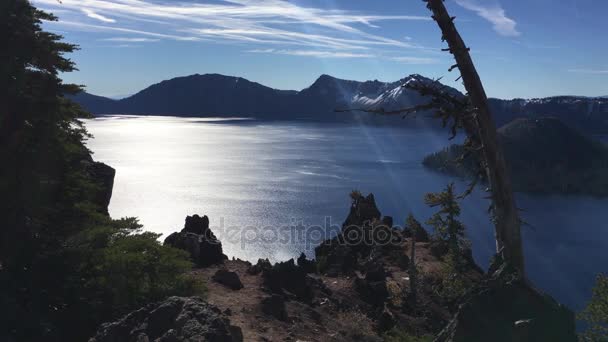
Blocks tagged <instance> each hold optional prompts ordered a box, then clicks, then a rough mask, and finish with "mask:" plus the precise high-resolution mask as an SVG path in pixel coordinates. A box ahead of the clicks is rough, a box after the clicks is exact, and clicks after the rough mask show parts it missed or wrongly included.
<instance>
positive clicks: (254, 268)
mask: <svg viewBox="0 0 608 342" xmlns="http://www.w3.org/2000/svg"><path fill="white" fill-rule="evenodd" d="M270 268H272V264H271V263H270V261H269V260H268V259H258V262H257V263H256V264H255V265H251V266H249V268H247V273H248V274H251V275H258V274H260V273H262V272H263V271H264V270H268V269H270Z"/></svg>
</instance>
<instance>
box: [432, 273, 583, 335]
mask: <svg viewBox="0 0 608 342" xmlns="http://www.w3.org/2000/svg"><path fill="white" fill-rule="evenodd" d="M574 322H575V321H574V314H573V313H572V311H570V310H569V309H568V308H566V307H564V306H563V305H560V304H558V303H557V302H556V301H555V300H553V298H551V297H549V296H547V295H545V294H543V293H541V292H539V291H538V290H536V289H534V288H532V287H531V286H530V285H529V284H527V283H526V282H525V281H524V280H522V279H520V278H519V277H517V276H516V275H513V274H510V273H509V272H508V270H507V268H506V267H505V266H503V267H502V268H500V269H499V270H498V271H497V272H495V273H494V276H493V277H492V278H491V279H489V280H488V281H487V282H486V283H485V284H484V285H483V286H482V287H481V289H480V290H478V291H477V292H476V293H475V294H474V295H473V296H472V297H471V298H469V299H468V300H467V301H466V302H464V303H463V304H461V305H460V307H459V309H458V312H457V313H456V315H455V317H454V319H453V320H452V321H451V322H450V323H449V324H448V325H447V327H446V328H445V329H444V330H443V331H442V332H441V333H440V334H439V335H438V336H437V338H436V339H435V341H436V342H460V341H462V342H465V341H467V342H468V341H497V342H501V341H504V342H507V341H509V342H511V341H521V342H527V341H529V342H533V341H554V342H561V341H563V342H574V341H577V337H576V332H575V329H576V328H575V323H574Z"/></svg>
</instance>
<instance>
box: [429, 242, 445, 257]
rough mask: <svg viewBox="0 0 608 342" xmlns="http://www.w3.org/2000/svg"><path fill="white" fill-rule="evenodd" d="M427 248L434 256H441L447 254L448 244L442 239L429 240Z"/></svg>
mask: <svg viewBox="0 0 608 342" xmlns="http://www.w3.org/2000/svg"><path fill="white" fill-rule="evenodd" d="M429 250H430V251H431V254H432V255H433V256H434V257H435V258H442V257H443V256H444V255H446V254H448V244H447V242H445V241H443V240H431V242H430V243H429Z"/></svg>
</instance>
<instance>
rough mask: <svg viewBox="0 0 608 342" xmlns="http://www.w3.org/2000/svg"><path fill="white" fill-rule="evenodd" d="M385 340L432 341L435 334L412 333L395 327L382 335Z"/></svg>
mask: <svg viewBox="0 0 608 342" xmlns="http://www.w3.org/2000/svg"><path fill="white" fill-rule="evenodd" d="M382 339H383V340H384V342H432V341H433V336H430V335H423V336H414V335H410V334H409V333H408V332H407V331H405V330H403V329H400V328H397V327H395V328H393V329H391V330H389V331H387V332H385V333H384V334H383V335H382Z"/></svg>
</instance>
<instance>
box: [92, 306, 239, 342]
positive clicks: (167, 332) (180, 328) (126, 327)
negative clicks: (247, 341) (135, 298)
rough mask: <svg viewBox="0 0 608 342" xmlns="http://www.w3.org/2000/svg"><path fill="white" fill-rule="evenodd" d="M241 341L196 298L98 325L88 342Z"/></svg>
mask: <svg viewBox="0 0 608 342" xmlns="http://www.w3.org/2000/svg"><path fill="white" fill-rule="evenodd" d="M120 341H176V342H181V341H218V342H236V341H243V334H242V331H241V329H240V328H239V327H236V326H233V325H231V324H230V320H229V319H228V318H226V317H225V316H224V315H223V314H222V312H221V311H220V309H218V308H217V307H215V306H213V305H211V304H208V303H206V302H205V301H203V300H202V299H201V298H199V297H170V298H167V299H166V300H164V301H162V302H160V303H156V304H150V305H147V306H145V307H143V308H141V309H139V310H137V311H133V312H131V313H129V314H128V315H126V316H124V317H122V318H121V319H119V320H117V321H115V322H112V323H105V324H102V325H101V326H100V327H99V329H98V330H97V333H96V334H95V336H94V337H92V338H91V339H90V340H89V342H120Z"/></svg>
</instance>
